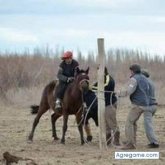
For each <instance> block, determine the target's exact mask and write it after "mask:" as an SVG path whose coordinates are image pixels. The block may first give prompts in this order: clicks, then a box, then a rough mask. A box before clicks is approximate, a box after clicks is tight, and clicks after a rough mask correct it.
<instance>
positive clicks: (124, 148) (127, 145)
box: [120, 143, 136, 150]
mask: <svg viewBox="0 0 165 165" xmlns="http://www.w3.org/2000/svg"><path fill="white" fill-rule="evenodd" d="M120 149H122V150H129V149H136V147H135V145H133V144H130V143H129V144H126V145H124V146H122V147H121V148H120Z"/></svg>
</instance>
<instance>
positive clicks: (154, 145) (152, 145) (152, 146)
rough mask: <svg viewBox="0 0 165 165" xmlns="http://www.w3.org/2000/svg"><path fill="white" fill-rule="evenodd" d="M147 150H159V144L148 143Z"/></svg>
mask: <svg viewBox="0 0 165 165" xmlns="http://www.w3.org/2000/svg"><path fill="white" fill-rule="evenodd" d="M148 148H159V144H155V143H150V144H148Z"/></svg>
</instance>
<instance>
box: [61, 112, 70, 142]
mask: <svg viewBox="0 0 165 165" xmlns="http://www.w3.org/2000/svg"><path fill="white" fill-rule="evenodd" d="M67 123H68V114H63V130H62V139H61V143H62V144H65V133H66V131H67V128H68V126H67Z"/></svg>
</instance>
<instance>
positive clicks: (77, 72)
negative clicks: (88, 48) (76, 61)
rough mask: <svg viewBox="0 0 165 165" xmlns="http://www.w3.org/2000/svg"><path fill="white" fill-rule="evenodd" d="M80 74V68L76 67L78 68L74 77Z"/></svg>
mask: <svg viewBox="0 0 165 165" xmlns="http://www.w3.org/2000/svg"><path fill="white" fill-rule="evenodd" d="M79 72H80V69H79V67H76V68H75V73H74V75H75V76H77V75H78V74H79Z"/></svg>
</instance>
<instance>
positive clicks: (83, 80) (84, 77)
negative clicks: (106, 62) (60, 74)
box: [75, 67, 89, 91]
mask: <svg viewBox="0 0 165 165" xmlns="http://www.w3.org/2000/svg"><path fill="white" fill-rule="evenodd" d="M88 72H89V67H88V68H87V69H86V70H82V69H81V70H80V69H79V68H78V67H77V68H76V72H75V81H76V83H77V84H78V86H79V89H80V90H81V91H83V90H88V87H89V76H88Z"/></svg>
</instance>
